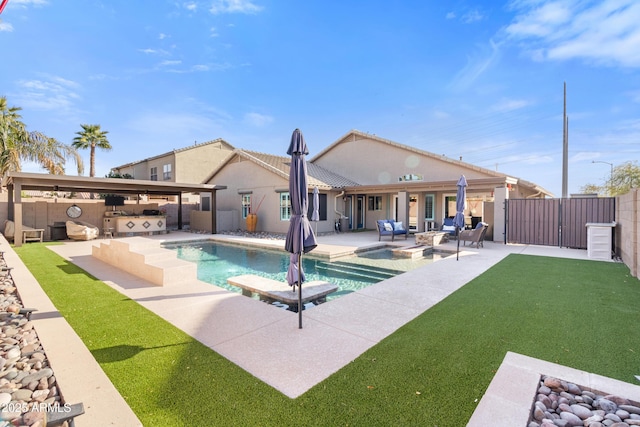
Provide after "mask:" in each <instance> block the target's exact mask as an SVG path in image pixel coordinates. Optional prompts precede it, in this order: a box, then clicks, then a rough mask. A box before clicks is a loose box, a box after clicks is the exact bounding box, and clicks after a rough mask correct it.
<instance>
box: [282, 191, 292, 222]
mask: <svg viewBox="0 0 640 427" xmlns="http://www.w3.org/2000/svg"><path fill="white" fill-rule="evenodd" d="M289 218H291V197H290V196H289V193H280V221H288V220H289Z"/></svg>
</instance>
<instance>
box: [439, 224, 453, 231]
mask: <svg viewBox="0 0 640 427" xmlns="http://www.w3.org/2000/svg"><path fill="white" fill-rule="evenodd" d="M442 231H456V227H455V226H453V225H443V226H442Z"/></svg>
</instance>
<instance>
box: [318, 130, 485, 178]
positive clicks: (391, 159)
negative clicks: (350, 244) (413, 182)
mask: <svg viewBox="0 0 640 427" xmlns="http://www.w3.org/2000/svg"><path fill="white" fill-rule="evenodd" d="M358 138H359V139H358ZM314 163H315V164H317V165H319V166H322V167H324V168H326V169H329V170H334V171H339V173H340V174H341V175H343V176H345V177H347V178H349V179H351V180H353V181H356V182H358V183H360V184H363V185H368V184H393V183H397V182H398V178H399V177H401V176H404V175H406V174H416V175H422V176H423V177H424V181H446V180H454V179H458V178H459V177H460V175H461V174H464V175H465V176H466V178H467V179H474V178H486V177H487V175H486V174H483V173H481V172H480V171H476V170H473V169H469V168H465V167H463V166H462V165H457V164H455V163H452V162H448V161H438V160H437V159H435V158H432V157H429V156H426V155H421V154H419V153H416V152H413V151H410V150H406V149H403V148H401V147H398V146H393V145H390V144H387V143H384V142H381V141H377V140H375V139H369V138H361V137H360V136H356V139H355V140H352V139H347V140H345V141H343V142H341V143H339V144H337V145H336V146H334V147H333V148H332V149H331V150H330V151H328V152H326V153H324V155H322V157H320V158H318V159H314ZM354 163H355V164H357V165H362V166H363V167H354ZM364 165H366V167H364Z"/></svg>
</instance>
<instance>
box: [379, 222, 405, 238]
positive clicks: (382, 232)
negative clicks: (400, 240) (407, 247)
mask: <svg viewBox="0 0 640 427" xmlns="http://www.w3.org/2000/svg"><path fill="white" fill-rule="evenodd" d="M376 226H377V227H378V241H380V239H382V236H391V241H392V242H393V241H394V239H395V237H396V236H404V238H405V240H406V238H407V235H408V233H407V229H406V228H404V224H402V221H394V220H392V219H379V220H377V221H376Z"/></svg>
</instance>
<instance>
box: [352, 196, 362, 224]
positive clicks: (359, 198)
mask: <svg viewBox="0 0 640 427" xmlns="http://www.w3.org/2000/svg"><path fill="white" fill-rule="evenodd" d="M364 202H365V200H364V196H362V195H358V196H356V211H355V212H354V213H355V215H354V218H352V220H351V228H355V229H357V230H360V229H363V228H364V206H365V204H364Z"/></svg>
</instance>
